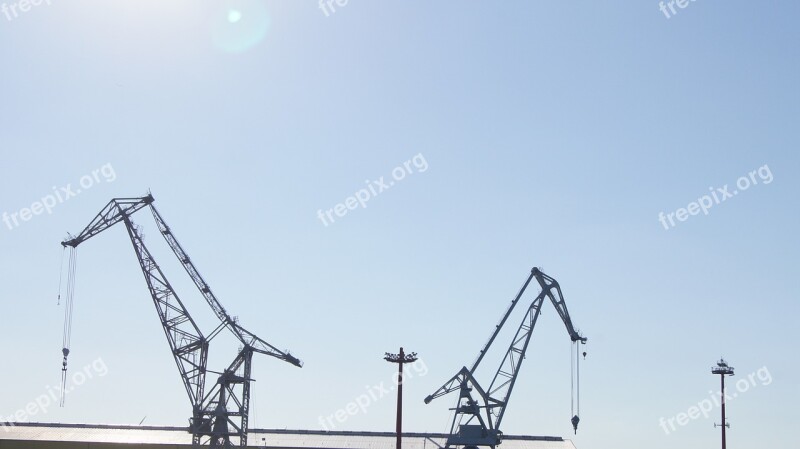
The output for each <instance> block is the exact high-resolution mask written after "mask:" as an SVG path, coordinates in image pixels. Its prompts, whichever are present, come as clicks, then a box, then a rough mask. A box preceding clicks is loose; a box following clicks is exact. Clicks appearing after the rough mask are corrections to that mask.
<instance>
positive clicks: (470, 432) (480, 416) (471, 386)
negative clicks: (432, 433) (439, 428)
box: [425, 268, 587, 447]
mask: <svg viewBox="0 0 800 449" xmlns="http://www.w3.org/2000/svg"><path fill="white" fill-rule="evenodd" d="M533 279H536V281H537V283H538V284H539V286H540V287H541V292H540V293H539V295H537V296H536V298H535V299H534V300H533V301H532V302H531V305H530V306H529V307H528V310H527V312H526V313H525V317H524V318H523V320H522V323H521V324H520V325H519V327H518V328H517V331H516V334H515V335H514V338H513V339H512V341H511V345H510V346H509V347H508V349H507V350H506V353H505V356H504V357H503V361H502V362H501V364H500V367H499V368H498V369H497V371H496V372H495V374H494V377H493V378H492V382H491V384H490V385H489V388H488V389H483V388H482V387H481V386H480V384H479V383H478V381H477V380H476V379H475V377H474V376H475V372H476V370H477V368H478V366H479V365H480V364H481V362H482V361H483V359H484V356H485V355H486V354H487V353H488V352H489V350H490V348H491V346H492V344H493V343H494V341H495V340H496V338H497V336H498V334H499V333H500V331H501V330H502V328H503V326H504V325H505V324H506V322H507V321H508V318H509V316H510V315H511V313H512V312H513V310H514V308H515V307H516V305H517V303H518V302H519V299H520V298H521V297H522V295H523V294H524V293H525V290H526V289H527V288H528V286H529V285H530V283H531V281H532V280H533ZM545 298H548V299H549V300H550V301H551V302H552V303H553V306H554V307H555V308H556V310H557V311H558V314H559V316H560V317H561V320H562V321H563V322H564V325H565V326H566V328H567V332H568V334H569V336H570V339H571V340H572V342H573V343H575V342H580V343H586V340H587V339H586V338H585V337H582V336H581V335H580V334H579V333H578V332H577V331H576V330H575V327H574V326H573V324H572V320H571V318H570V316H569V311H568V310H567V306H566V303H565V302H564V298H563V297H562V295H561V288H560V287H559V285H558V282H556V280H555V279H553V278H552V277H550V276H548V275H546V274H544V273H543V272H542V271H541V270H539V269H538V268H533V269H532V270H531V274H530V275H529V276H528V278H527V279H526V281H525V283H524V284H523V286H522V288H521V289H520V291H519V293H517V296H516V297H515V298H514V299H513V300H512V301H511V305H510V306H509V307H508V310H507V311H506V313H505V314H504V315H503V317H502V319H501V320H500V323H499V324H497V326H495V328H494V330H493V331H492V335H491V337H490V338H489V341H488V342H487V343H486V344H485V345H484V347H483V349H482V350H481V351H480V353H479V354H478V358H477V359H476V360H475V363H473V365H472V368H471V369H467V368H466V367H463V368H462V369H461V370H460V371H459V372H458V374H456V375H455V376H453V377H452V378H451V379H450V380H448V381H447V382H445V384H444V385H442V387H440V388H439V389H438V390H437V391H436V392H434V393H433V394H431V395H429V396H428V397H426V398H425V403H426V404H427V403H430V402H431V401H432V400H434V399H436V398H438V397H441V396H444V395H446V394H448V393H451V392H453V391H456V390H460V398H459V405H458V406H457V407H456V408H455V417H454V419H453V425H452V427H451V429H450V437H449V438H448V440H447V446H448V447H449V446H451V445H463V446H491V447H494V446H495V445H496V444H499V443H500V441H501V438H500V437H501V435H502V432H500V423H501V421H502V420H503V416H504V415H505V411H506V407H507V406H508V401H509V399H510V398H511V392H512V391H513V389H514V384H515V383H516V380H517V376H518V374H519V370H520V368H521V367H522V362H523V360H524V359H525V352H526V351H527V349H528V344H529V343H530V340H531V336H532V334H533V329H534V328H535V326H536V322H537V320H538V319H539V316H540V314H541V309H542V305H543V303H544V301H545ZM473 391H476V392H477V394H478V395H479V398H477V399H480V400H481V402H479V401H477V400H476V398H474V397H473V395H472V392H473ZM464 419H466V421H465V422H464V423H463V424H462V420H464ZM474 421H478V422H479V425H476V424H470V423H471V422H474Z"/></svg>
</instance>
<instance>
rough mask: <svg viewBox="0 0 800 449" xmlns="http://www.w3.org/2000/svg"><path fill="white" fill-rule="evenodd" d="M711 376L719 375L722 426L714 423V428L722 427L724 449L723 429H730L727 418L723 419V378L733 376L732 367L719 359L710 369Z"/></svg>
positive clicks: (723, 435) (723, 447)
mask: <svg viewBox="0 0 800 449" xmlns="http://www.w3.org/2000/svg"><path fill="white" fill-rule="evenodd" d="M711 374H719V381H720V388H721V389H720V392H719V395H720V397H721V398H722V424H716V423H715V424H714V427H717V426H719V427H722V449H725V429H727V428H728V427H730V424H728V421H727V418H725V376H733V367H732V366H728V362H726V361H725V359H719V362H717V366H714V367H712V368H711Z"/></svg>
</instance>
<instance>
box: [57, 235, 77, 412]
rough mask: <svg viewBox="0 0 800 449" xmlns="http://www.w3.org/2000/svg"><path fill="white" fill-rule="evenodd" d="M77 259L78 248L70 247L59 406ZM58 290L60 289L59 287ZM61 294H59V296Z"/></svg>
mask: <svg viewBox="0 0 800 449" xmlns="http://www.w3.org/2000/svg"><path fill="white" fill-rule="evenodd" d="M77 261H78V250H77V249H76V248H70V250H69V267H68V268H67V298H66V302H65V303H64V336H63V340H62V343H63V349H62V350H61V353H62V354H63V356H64V360H63V361H62V362H61V402H60V404H59V405H60V406H61V407H63V406H64V397H65V396H66V394H67V391H66V387H67V356H69V345H70V340H71V339H72V308H73V305H74V301H73V299H74V297H75V269H76V265H77ZM59 290H60V289H59ZM60 296H61V295H60V294H59V297H60Z"/></svg>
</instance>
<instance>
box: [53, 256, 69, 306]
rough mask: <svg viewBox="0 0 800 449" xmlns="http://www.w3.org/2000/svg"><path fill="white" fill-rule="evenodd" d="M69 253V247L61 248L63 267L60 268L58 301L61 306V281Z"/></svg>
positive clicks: (57, 303)
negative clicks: (65, 255) (65, 259)
mask: <svg viewBox="0 0 800 449" xmlns="http://www.w3.org/2000/svg"><path fill="white" fill-rule="evenodd" d="M66 252H67V247H66V246H64V247H62V248H61V265H59V266H58V300H57V301H56V305H57V306H60V305H61V279H62V278H63V277H64V254H66Z"/></svg>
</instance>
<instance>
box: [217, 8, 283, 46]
mask: <svg viewBox="0 0 800 449" xmlns="http://www.w3.org/2000/svg"><path fill="white" fill-rule="evenodd" d="M269 27H270V17H269V12H268V11H267V8H266V6H265V4H264V1H263V0H229V1H225V2H221V4H220V9H219V10H218V11H217V12H216V13H215V14H214V18H213V21H212V40H213V42H214V46H215V47H217V48H218V49H220V50H222V51H225V52H228V53H244V52H246V51H248V50H250V49H252V48H253V47H255V46H256V45H258V44H260V43H261V42H262V41H263V40H264V38H265V37H266V36H267V32H268V31H269Z"/></svg>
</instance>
